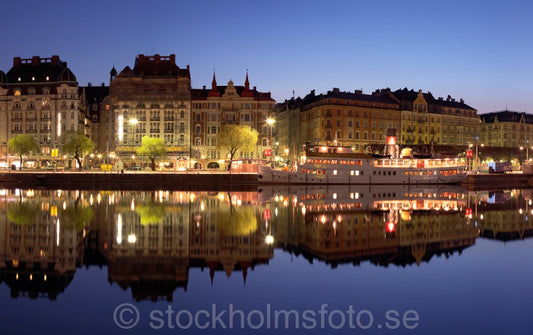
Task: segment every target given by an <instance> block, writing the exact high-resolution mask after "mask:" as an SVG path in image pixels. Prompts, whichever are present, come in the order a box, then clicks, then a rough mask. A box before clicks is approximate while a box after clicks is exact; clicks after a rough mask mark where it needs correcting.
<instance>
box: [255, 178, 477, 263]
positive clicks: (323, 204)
mask: <svg viewBox="0 0 533 335" xmlns="http://www.w3.org/2000/svg"><path fill="white" fill-rule="evenodd" d="M264 191H265V192H267V193H268V192H270V194H268V195H267V198H272V199H274V201H273V202H272V206H273V211H274V212H275V214H276V215H275V217H276V220H275V222H274V224H273V225H274V227H275V231H274V236H276V240H277V241H278V245H280V246H281V247H282V248H283V249H284V250H287V251H290V252H294V253H296V254H299V253H302V254H303V255H304V256H305V257H307V258H308V259H309V260H310V261H311V262H312V261H313V259H317V260H322V261H325V262H326V263H328V264H331V266H332V267H336V266H337V264H339V263H346V262H349V263H353V264H354V265H356V264H359V263H360V262H361V261H365V260H369V261H370V262H372V263H373V264H376V265H382V266H388V265H390V264H395V265H401V266H405V265H407V264H412V263H416V264H420V263H421V262H423V261H425V262H427V261H429V260H430V259H431V258H432V257H433V256H434V255H441V254H444V255H445V256H446V257H448V256H449V255H451V254H453V253H454V252H456V251H458V252H460V251H461V250H462V249H464V248H465V247H468V246H470V245H473V244H474V243H475V240H476V237H477V235H478V229H477V227H475V226H474V225H472V224H470V220H469V219H468V218H467V217H465V211H466V208H467V206H468V195H467V192H466V190H465V189H464V188H462V187H459V186H442V187H438V188H431V187H427V186H372V187H368V186H366V187H353V186H345V187H335V188H291V189H275V188H273V189H265V190H264Z"/></svg>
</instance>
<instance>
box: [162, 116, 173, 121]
mask: <svg viewBox="0 0 533 335" xmlns="http://www.w3.org/2000/svg"><path fill="white" fill-rule="evenodd" d="M163 120H164V121H174V117H173V116H165V118H164V119H163Z"/></svg>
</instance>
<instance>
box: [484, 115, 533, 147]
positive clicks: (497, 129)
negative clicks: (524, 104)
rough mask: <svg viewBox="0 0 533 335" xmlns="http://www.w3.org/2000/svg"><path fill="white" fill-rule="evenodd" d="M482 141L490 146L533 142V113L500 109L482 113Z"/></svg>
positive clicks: (526, 144)
mask: <svg viewBox="0 0 533 335" xmlns="http://www.w3.org/2000/svg"><path fill="white" fill-rule="evenodd" d="M480 122H481V126H480V137H479V140H480V142H481V143H483V144H485V145H486V146H489V147H508V148H518V147H520V146H524V147H525V146H528V144H529V143H533V115H531V114H526V113H525V112H514V111H508V110H505V111H500V112H493V113H487V114H482V115H480Z"/></svg>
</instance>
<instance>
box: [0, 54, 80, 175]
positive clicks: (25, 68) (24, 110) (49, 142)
mask: <svg viewBox="0 0 533 335" xmlns="http://www.w3.org/2000/svg"><path fill="white" fill-rule="evenodd" d="M79 101H80V99H79V92H78V83H77V81H76V76H75V75H74V73H73V72H72V71H71V70H70V69H69V68H68V66H67V62H65V61H62V60H61V59H60V58H59V56H57V55H54V56H52V57H50V58H41V57H39V56H34V57H32V58H28V59H23V58H20V57H14V58H13V67H12V68H11V69H10V70H9V71H8V72H7V73H4V72H1V71H0V120H1V122H0V154H1V155H2V156H3V157H5V156H6V153H7V142H8V141H9V140H10V139H11V138H13V137H15V136H17V135H20V134H30V135H33V136H34V137H35V139H36V140H37V143H38V144H39V145H40V147H41V153H40V155H38V156H37V158H38V159H39V160H40V161H41V163H42V164H43V165H47V164H49V160H50V159H51V153H52V149H53V148H59V149H61V134H62V133H64V132H65V131H70V130H82V131H84V132H86V131H87V130H88V120H87V119H86V115H85V113H84V111H83V110H82V109H80V108H79ZM59 151H60V152H61V150H59ZM3 159H5V158H2V160H3Z"/></svg>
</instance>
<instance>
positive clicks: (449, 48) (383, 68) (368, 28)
mask: <svg viewBox="0 0 533 335" xmlns="http://www.w3.org/2000/svg"><path fill="white" fill-rule="evenodd" d="M1 12H2V15H1V16H2V29H1V31H2V33H1V35H2V39H1V40H2V47H1V48H0V70H3V71H5V72H7V71H8V70H9V69H10V68H11V66H12V60H13V57H22V58H31V57H32V56H35V55H39V56H41V57H50V56H51V55H54V54H58V55H60V57H61V59H62V60H65V61H67V62H68V64H69V67H70V68H71V69H72V71H73V72H74V73H75V75H76V76H77V78H78V82H79V83H80V85H87V83H88V82H92V83H93V84H99V83H102V82H105V83H106V84H107V83H108V77H109V70H110V69H111V67H112V66H113V65H115V67H116V68H117V70H119V71H120V70H121V69H122V68H124V67H125V66H126V65H129V66H132V65H133V63H134V60H135V56H136V55H137V54H139V53H143V54H146V55H152V54H155V53H158V54H160V55H169V54H171V53H174V54H176V63H177V65H178V66H180V67H185V66H187V65H190V67H191V76H192V86H193V87H194V88H201V87H202V86H203V85H207V86H209V85H210V84H211V79H212V76H213V70H215V71H216V76H217V81H218V84H219V85H225V84H227V82H228V81H229V80H230V79H231V80H233V81H234V82H235V84H236V85H243V83H244V79H245V75H246V69H248V71H249V78H250V85H251V86H257V89H258V90H260V91H270V92H272V96H273V98H274V99H276V100H277V101H283V100H284V99H288V98H290V97H291V96H292V92H293V90H294V92H295V95H296V96H302V97H303V96H305V95H306V94H307V93H309V91H310V90H313V89H315V90H316V91H317V93H325V92H326V91H327V90H330V89H331V88H333V87H338V88H340V89H341V90H343V91H353V90H355V89H363V91H364V92H366V93H370V92H371V91H373V90H375V89H379V88H385V87H390V88H392V89H393V90H395V89H398V88H403V87H408V88H412V89H415V90H418V89H422V90H424V91H431V92H432V93H433V95H435V96H436V97H439V96H444V97H446V96H447V95H448V94H449V95H451V96H453V97H454V98H456V99H459V98H464V99H465V102H466V103H467V104H469V105H471V106H472V107H474V108H476V109H478V111H479V113H487V112H493V111H498V110H503V109H505V108H506V106H507V108H508V109H509V110H516V111H525V112H530V113H533V101H532V99H531V93H533V82H532V81H531V78H532V77H533V65H532V63H531V62H532V60H533V34H531V32H532V31H533V20H531V14H532V13H533V3H532V2H529V1H525V0H524V1H513V0H510V1H505V2H504V1H464V0H462V1H456V0H450V1H446V2H443V1H392V0H391V1H387V0H383V1H371V0H360V1H355V0H352V1H314V0H310V1H288V0H285V1H283V0H272V1H231V0H228V1H215V0H212V1H204V0H196V1H177V0H174V1H163V0H162V1H157V0H155V1H143V2H141V1H132V0H130V1H122V0H117V1H111V0H107V1H101V0H93V1H79V0H67V1H65V0H57V1H34V0H28V1H25V0H20V1H9V2H6V3H4V4H2V10H1Z"/></svg>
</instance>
